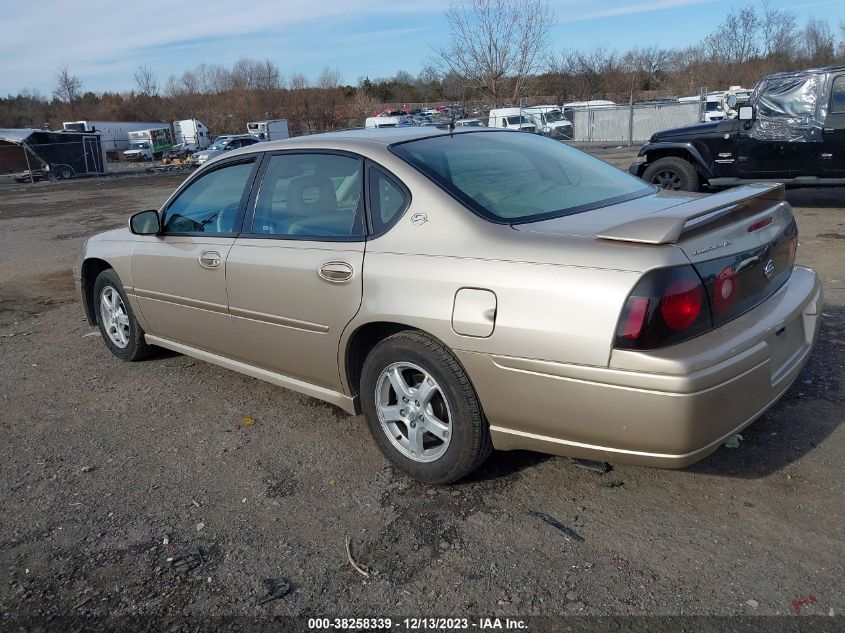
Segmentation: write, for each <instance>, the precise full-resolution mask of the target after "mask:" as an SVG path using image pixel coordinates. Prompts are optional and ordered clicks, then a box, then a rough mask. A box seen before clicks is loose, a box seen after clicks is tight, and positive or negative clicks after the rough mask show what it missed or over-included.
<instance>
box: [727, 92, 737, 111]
mask: <svg viewBox="0 0 845 633" xmlns="http://www.w3.org/2000/svg"><path fill="white" fill-rule="evenodd" d="M728 107H729V108H730V109H731V110H733V109H734V108H736V95H728Z"/></svg>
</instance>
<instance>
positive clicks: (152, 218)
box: [129, 209, 161, 235]
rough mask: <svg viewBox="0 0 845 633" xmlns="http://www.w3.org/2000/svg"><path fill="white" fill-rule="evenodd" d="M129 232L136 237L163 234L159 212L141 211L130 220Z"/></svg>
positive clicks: (152, 210) (153, 210)
mask: <svg viewBox="0 0 845 633" xmlns="http://www.w3.org/2000/svg"><path fill="white" fill-rule="evenodd" d="M129 230H130V231H132V233H134V234H135V235H158V234H159V233H161V218H159V217H158V211H156V210H155V209H151V210H149V211H139V212H138V213H136V214H135V215H133V216H132V217H131V218H129Z"/></svg>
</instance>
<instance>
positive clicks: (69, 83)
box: [53, 66, 82, 103]
mask: <svg viewBox="0 0 845 633" xmlns="http://www.w3.org/2000/svg"><path fill="white" fill-rule="evenodd" d="M81 91H82V80H81V79H80V78H79V77H77V76H76V75H74V74H72V73H71V72H70V68H68V67H67V66H62V67H61V68H59V70H58V72H57V73H56V89H55V90H53V98H54V99H58V100H59V101H64V102H66V103H73V102H74V101H76V100H77V99H79V97H80V93H81Z"/></svg>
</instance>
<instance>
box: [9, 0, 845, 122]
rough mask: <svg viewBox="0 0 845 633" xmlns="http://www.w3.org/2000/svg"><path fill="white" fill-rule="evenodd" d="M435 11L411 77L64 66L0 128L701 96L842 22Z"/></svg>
mask: <svg viewBox="0 0 845 633" xmlns="http://www.w3.org/2000/svg"><path fill="white" fill-rule="evenodd" d="M445 18H446V22H447V24H448V27H449V37H448V39H447V42H446V44H445V45H444V46H443V47H442V48H441V49H438V50H436V51H433V52H432V55H431V56H430V58H429V59H428V60H426V63H425V64H424V66H423V69H422V70H421V71H420V72H419V73H418V74H416V75H412V74H411V73H408V72H405V71H398V72H397V73H395V74H394V75H393V76H392V77H385V78H372V79H371V78H370V77H369V76H362V77H361V78H359V79H358V81H357V82H356V83H355V84H354V85H351V84H344V83H343V82H342V81H341V76H340V73H339V72H338V71H336V70H332V69H331V68H328V67H327V68H325V69H324V70H323V71H322V72H321V73H320V75H319V76H318V77H316V78H309V77H306V76H305V75H303V74H301V73H297V72H291V73H290V74H288V75H285V74H284V73H283V72H282V70H281V69H280V68H279V66H278V65H277V64H276V63H275V62H274V61H273V60H271V59H264V60H254V59H246V58H244V59H239V60H238V61H236V62H235V63H234V64H233V65H232V66H231V67H224V66H221V65H216V64H200V65H199V66H197V67H196V68H194V69H192V70H187V71H185V72H183V73H182V74H181V75H171V76H169V77H167V78H166V79H165V80H164V81H163V82H160V81H159V78H158V77H157V76H156V75H155V73H154V72H153V71H152V70H151V69H150V68H148V67H145V66H140V67H139V68H138V69H137V71H136V72H135V73H134V77H133V80H134V89H133V90H131V91H129V92H103V93H94V92H91V91H86V90H85V89H84V83H83V81H82V80H81V78H80V77H78V76H76V75H75V74H74V73H73V72H72V70H71V69H70V68H68V67H67V66H65V67H62V68H60V69H59V70H58V71H57V73H56V76H55V81H56V87H55V90H54V91H53V94H52V95H51V96H50V97H46V96H44V95H42V94H39V93H38V92H32V91H22V92H21V93H19V94H17V95H8V96H7V97H5V98H0V127H42V126H47V127H49V128H50V129H57V128H61V124H62V122H63V121H69V120H77V119H88V120H129V121H133V120H137V121H158V120H162V121H173V120H179V119H185V118H197V119H200V120H201V121H203V122H204V123H205V124H206V125H208V126H209V128H210V129H211V130H212V131H213V132H214V133H228V132H244V131H245V130H246V123H247V122H248V121H251V120H257V119H265V118H286V119H288V120H289V122H290V126H291V129H292V130H294V131H295V132H296V133H300V134H307V133H314V132H319V131H325V130H332V129H342V128H346V127H354V126H360V125H362V124H363V119H364V117H366V116H368V115H369V113H370V112H372V111H374V110H377V109H380V108H391V107H400V106H407V105H410V104H425V103H429V104H431V103H449V102H451V103H455V102H461V103H472V104H477V105H479V106H480V107H483V108H489V107H495V106H499V105H518V104H520V103H523V104H529V103H531V102H535V101H540V100H543V101H545V100H549V99H551V100H554V101H555V102H556V103H558V104H562V103H565V102H567V101H581V100H585V99H611V100H614V101H625V102H627V101H628V100H629V99H631V100H634V101H642V100H648V99H654V98H659V97H670V96H684V95H692V94H697V93H698V91H699V90H700V89H701V88H702V87H706V88H709V89H711V90H715V89H722V88H727V87H728V86H730V85H742V86H744V87H749V88H750V87H753V85H754V84H755V83H756V82H757V81H758V80H759V79H760V77H762V76H764V75H766V74H769V73H771V72H777V71H784V70H799V69H803V68H809V67H818V66H826V65H833V64H845V24H840V25H838V26H834V25H831V24H830V23H829V22H828V21H826V20H824V19H821V18H815V17H813V18H810V19H808V20H807V21H806V22H804V23H801V22H800V21H799V19H798V17H797V15H796V14H795V13H794V12H792V11H789V10H786V9H776V8H773V7H772V6H771V5H770V4H768V2H765V1H764V2H760V3H758V4H748V5H746V6H744V7H741V8H734V9H732V10H730V11H729V12H728V13H727V14H726V15H725V17H724V19H723V20H722V22H721V23H720V24H719V26H718V27H717V28H716V29H715V30H714V31H713V32H712V33H711V34H709V35H708V36H707V37H705V38H704V39H703V40H702V41H700V42H698V43H696V44H693V45H691V46H688V47H685V48H674V49H673V48H663V47H661V46H660V45H657V44H654V45H646V46H642V47H636V48H632V49H630V50H627V51H618V50H615V49H613V48H611V47H608V46H606V45H598V46H595V47H593V48H592V49H589V50H575V49H568V50H560V49H556V47H555V44H554V42H552V41H550V32H551V29H552V26H553V25H554V24H555V16H554V13H553V12H552V10H551V9H550V8H549V6H548V4H547V3H546V2H545V1H544V0H462V1H461V2H459V3H458V4H454V5H452V6H451V7H450V8H449V9H448V10H447V11H446V14H445ZM837 32H838V36H837Z"/></svg>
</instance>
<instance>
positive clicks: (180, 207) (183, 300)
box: [132, 156, 256, 357]
mask: <svg viewBox="0 0 845 633" xmlns="http://www.w3.org/2000/svg"><path fill="white" fill-rule="evenodd" d="M255 171H256V158H255V157H254V156H253V157H248V158H241V159H240V160H237V159H233V160H232V161H228V162H225V163H223V164H221V165H219V166H216V167H214V168H212V169H210V170H207V171H205V172H204V173H202V174H201V175H200V176H199V177H197V178H194V179H193V180H191V181H190V182H189V183H188V184H187V185H186V186H185V187H184V188H183V189H182V190H181V191H180V192H179V193H178V194H177V196H176V197H175V198H173V199H172V200H171V201H170V202H169V203H168V204H167V206H166V207H165V209H164V210H163V217H162V225H163V227H164V228H163V232H162V233H161V234H160V235H156V236H148V237H142V238H138V241H137V243H136V245H135V248H134V250H133V251H132V281H133V283H134V285H135V294H136V296H137V297H138V303H139V306H140V308H141V312H142V314H143V315H144V319H145V320H146V321H147V324H148V327H149V330H150V334H154V335H157V336H161V337H162V338H166V339H169V340H171V341H175V342H177V343H183V344H185V345H190V346H192V347H197V348H200V349H202V350H206V351H209V352H214V353H217V354H222V355H224V356H229V357H235V356H238V355H239V352H240V350H239V347H238V345H237V343H236V338H235V333H234V329H233V327H232V322H231V319H230V317H229V313H228V301H227V297H226V267H227V263H226V258H227V257H228V255H229V251H230V250H231V248H232V244H233V243H234V241H235V235H236V234H237V232H238V230H239V228H240V222H241V218H242V217H243V216H242V214H243V209H244V207H245V204H246V200H247V199H248V197H249V193H250V186H251V184H252V180H253V178H254V173H255Z"/></svg>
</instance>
